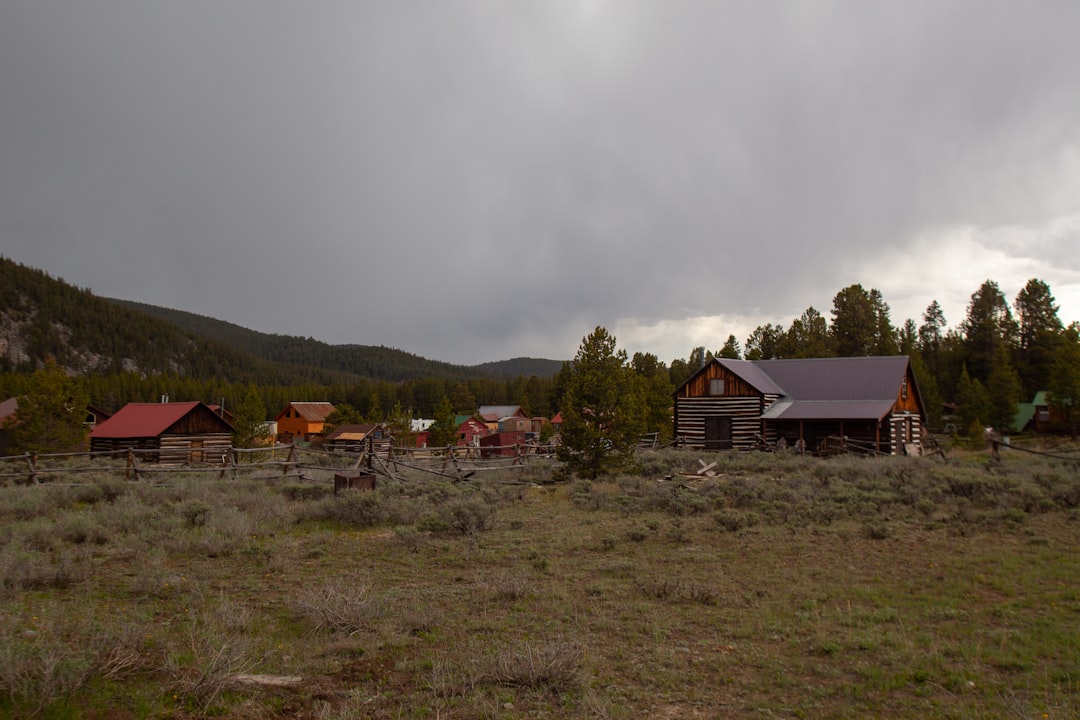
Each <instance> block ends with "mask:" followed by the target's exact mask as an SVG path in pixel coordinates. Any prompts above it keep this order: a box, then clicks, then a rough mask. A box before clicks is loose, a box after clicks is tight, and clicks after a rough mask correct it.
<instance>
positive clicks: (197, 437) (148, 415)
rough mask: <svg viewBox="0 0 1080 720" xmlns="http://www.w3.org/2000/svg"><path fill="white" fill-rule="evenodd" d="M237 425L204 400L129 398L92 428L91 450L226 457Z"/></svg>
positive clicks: (180, 461) (160, 458) (189, 460)
mask: <svg viewBox="0 0 1080 720" xmlns="http://www.w3.org/2000/svg"><path fill="white" fill-rule="evenodd" d="M232 431H233V429H232V426H231V425H229V423H228V422H226V421H225V420H224V419H223V418H221V417H220V416H219V415H218V414H217V413H215V412H214V411H213V410H211V409H210V407H209V406H207V405H206V404H205V403H201V402H197V401H196V402H174V403H128V404H127V405H125V406H124V407H122V408H120V410H119V411H117V413H116V414H115V415H113V416H112V417H110V418H109V419H108V420H105V421H104V422H102V423H100V424H99V425H98V426H97V427H95V428H94V429H93V431H91V433H90V451H91V452H106V451H111V452H117V453H119V452H127V451H128V450H129V449H132V450H152V451H155V452H151V453H145V454H140V460H142V461H143V462H157V463H161V464H174V465H191V464H199V463H212V464H217V463H222V462H224V460H225V458H227V456H228V453H229V450H230V448H231V447H232Z"/></svg>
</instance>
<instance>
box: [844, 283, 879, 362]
mask: <svg viewBox="0 0 1080 720" xmlns="http://www.w3.org/2000/svg"><path fill="white" fill-rule="evenodd" d="M874 292H875V293H876V292H877V291H876V290H875V291H874ZM875 297H880V293H878V295H877V296H875V295H873V294H872V293H870V292H868V291H867V290H866V289H864V288H863V286H862V285H858V284H855V285H849V286H848V287H846V288H844V289H843V290H841V291H840V292H838V293H837V294H836V296H835V297H834V298H833V307H832V317H833V320H832V326H831V333H832V339H833V349H834V350H835V351H836V355H837V356H838V357H863V356H868V355H877V354H878V346H879V341H878V334H879V330H880V321H881V318H880V317H879V308H878V307H877V305H876V303H875ZM886 320H887V314H886Z"/></svg>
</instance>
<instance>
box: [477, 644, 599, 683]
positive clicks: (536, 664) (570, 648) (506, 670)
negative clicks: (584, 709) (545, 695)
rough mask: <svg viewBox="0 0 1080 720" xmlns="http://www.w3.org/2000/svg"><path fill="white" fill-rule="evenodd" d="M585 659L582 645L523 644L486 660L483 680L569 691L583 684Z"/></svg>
mask: <svg viewBox="0 0 1080 720" xmlns="http://www.w3.org/2000/svg"><path fill="white" fill-rule="evenodd" d="M582 657H583V653H582V649H581V646H579V645H577V644H575V643H571V642H564V641H555V642H548V643H544V644H541V645H534V644H532V643H529V642H523V643H521V644H519V645H517V646H515V647H510V648H507V649H505V650H503V651H502V652H500V653H498V654H497V655H494V656H491V657H488V658H486V659H485V660H484V661H483V663H482V665H481V670H480V678H479V679H480V680H481V681H487V682H492V683H495V684H497V685H506V686H509V687H522V688H531V689H534V690H546V691H548V692H552V693H562V692H567V691H570V690H573V689H576V688H577V687H578V686H579V685H580V682H581V666H582Z"/></svg>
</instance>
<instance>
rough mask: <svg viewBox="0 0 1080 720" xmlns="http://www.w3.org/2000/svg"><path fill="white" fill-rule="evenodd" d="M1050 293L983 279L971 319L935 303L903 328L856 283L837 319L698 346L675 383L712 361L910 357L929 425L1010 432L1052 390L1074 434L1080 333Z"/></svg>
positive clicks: (677, 368) (1037, 285) (767, 328)
mask: <svg viewBox="0 0 1080 720" xmlns="http://www.w3.org/2000/svg"><path fill="white" fill-rule="evenodd" d="M1059 309H1060V308H1059V306H1058V304H1057V302H1056V300H1055V299H1054V296H1053V293H1052V292H1051V290H1050V286H1049V285H1048V284H1047V283H1046V282H1044V281H1043V280H1040V279H1038V278H1032V279H1029V280H1028V281H1027V283H1026V284H1025V285H1024V287H1023V288H1022V289H1021V290H1020V292H1019V293H1017V295H1016V297H1015V298H1014V299H1013V302H1012V303H1011V304H1010V303H1009V301H1008V299H1007V298H1006V297H1005V295H1004V293H1003V292H1002V291H1001V288H1000V286H999V285H998V284H997V283H996V282H994V281H993V280H989V279H988V280H986V281H984V282H983V283H982V284H981V285H980V286H979V287H978V289H976V290H975V292H973V293H972V295H971V298H970V301H969V302H968V306H967V310H966V313H965V315H964V317H963V318H961V319H960V321H959V323H958V324H957V325H955V326H952V327H950V326H949V323H948V321H947V319H946V317H945V314H944V312H943V311H942V308H941V305H940V303H938V301H937V300H933V301H931V302H930V304H929V305H928V306H927V307H926V310H925V311H924V312H923V314H922V317H921V319H920V321H916V320H915V319H911V318H909V319H906V320H905V321H903V322H902V323H901V324H899V325H895V324H894V323H893V322H892V319H891V317H890V314H891V313H890V308H889V305H888V303H887V302H885V299H884V297H883V295H882V293H881V292H880V291H878V290H876V289H872V288H871V289H869V290H868V289H866V288H864V287H863V286H862V285H859V284H855V285H849V286H848V287H845V288H843V289H842V290H840V291H839V292H838V293H837V294H836V295H835V296H834V297H833V303H832V308H831V309H830V311H829V316H830V317H829V318H828V319H826V317H825V316H824V315H823V314H822V313H821V312H819V311H818V310H817V309H816V308H814V307H812V306H811V307H808V308H807V309H806V310H805V311H803V313H802V314H801V315H799V316H798V317H797V318H794V319H793V320H792V321H791V324H790V325H788V326H787V327H784V326H782V325H774V324H765V325H760V326H758V327H756V328H755V329H754V331H753V332H752V333H751V334H750V336H749V337H748V338H747V339H746V342H745V347H744V348H741V347H740V345H739V343H738V341H737V340H736V338H735V337H734V336H733V335H729V336H728V339H727V341H726V342H725V343H724V344H723V345H722V346H720V347H719V348H718V349H717V350H716V351H715V352H713V351H707V350H705V349H704V348H699V349H697V350H695V351H694V353H692V354H691V357H690V358H689V359H688V360H685V361H683V360H676V361H674V362H673V363H672V368H671V370H672V381H673V382H675V383H676V384H679V383H681V382H682V381H683V380H685V379H686V378H688V377H689V376H690V375H691V374H692V373H693V372H694V371H695V370H696V369H697V368H698V367H700V365H701V363H702V361H704V360H707V359H709V358H712V357H725V358H743V359H746V360H768V359H774V358H809V357H857V356H872V355H896V354H903V355H908V356H910V357H911V362H912V367H913V369H914V371H915V375H916V380H917V381H918V383H919V389H920V391H921V393H922V397H923V400H924V404H925V405H926V412H927V414H928V420H929V423H930V426H931V427H932V428H934V429H938V430H940V429H942V427H943V423H942V414H943V409H944V408H946V407H947V406H948V407H949V408H950V409H955V415H956V417H957V425H958V430H959V433H960V434H962V435H964V434H968V433H969V432H970V431H971V429H973V428H980V429H981V428H982V427H984V426H991V427H994V428H996V429H998V430H1002V431H1008V430H1010V429H1011V425H1012V422H1013V420H1014V418H1015V417H1016V413H1017V405H1018V404H1019V403H1021V402H1030V401H1031V400H1032V399H1033V397H1034V396H1035V394H1036V393H1037V392H1040V391H1046V392H1047V393H1048V395H1049V398H1050V402H1051V404H1052V405H1054V406H1055V407H1056V408H1057V409H1058V410H1059V411H1060V413H1061V416H1062V417H1063V418H1064V425H1065V427H1064V428H1063V429H1065V430H1068V431H1069V432H1070V433H1073V434H1075V429H1076V419H1077V418H1076V414H1075V412H1074V403H1075V402H1076V399H1078V398H1080V339H1078V336H1080V325H1078V323H1076V322H1072V323H1070V324H1069V325H1067V326H1066V325H1065V324H1064V323H1063V322H1062V320H1061V318H1060V317H1059V314H1058V312H1059Z"/></svg>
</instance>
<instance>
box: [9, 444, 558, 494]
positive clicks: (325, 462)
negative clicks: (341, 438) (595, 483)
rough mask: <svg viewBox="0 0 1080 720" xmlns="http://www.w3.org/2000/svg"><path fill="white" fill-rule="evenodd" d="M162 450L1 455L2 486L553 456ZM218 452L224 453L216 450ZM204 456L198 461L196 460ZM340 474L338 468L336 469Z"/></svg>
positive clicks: (489, 465)
mask: <svg viewBox="0 0 1080 720" xmlns="http://www.w3.org/2000/svg"><path fill="white" fill-rule="evenodd" d="M158 454H159V453H158V450H156V449H137V448H128V449H125V450H105V451H98V452H73V453H28V454H25V455H8V456H2V457H0V485H6V484H8V483H9V482H14V483H16V484H28V485H36V484H40V483H43V482H55V481H57V480H58V479H59V478H64V479H65V480H66V481H68V482H71V481H72V479H73V478H77V477H78V476H80V475H84V474H87V473H96V474H102V473H104V474H108V475H114V476H121V477H123V478H124V479H125V480H145V479H150V478H153V477H156V476H167V475H169V474H175V473H185V474H192V473H202V474H207V475H216V476H217V477H218V478H222V479H225V478H237V477H244V478H248V479H272V478H278V479H280V478H290V477H291V478H294V479H298V480H309V479H320V480H321V479H325V478H324V477H323V476H324V475H326V474H327V473H331V474H336V473H352V472H359V471H361V470H363V471H365V472H374V473H377V474H380V475H383V476H385V477H388V478H391V479H393V480H401V479H402V478H403V476H404V475H405V474H407V473H408V471H410V470H415V471H418V472H421V473H425V474H430V475H435V476H441V477H446V478H450V479H453V480H462V479H467V478H469V477H472V476H473V475H475V474H476V473H482V472H490V471H496V470H517V469H521V468H524V467H526V466H527V465H530V464H534V463H536V462H538V461H542V462H546V461H549V460H550V459H551V458H552V457H553V455H554V452H553V448H552V447H551V446H545V445H535V444H522V445H511V446H503V447H498V446H492V447H485V448H478V447H455V446H450V447H446V448H423V449H421V448H405V447H394V446H393V445H385V446H383V447H381V448H380V447H378V446H375V445H369V446H368V447H367V448H364V449H362V450H333V451H331V450H323V449H319V448H311V447H300V446H297V445H274V446H270V447H262V448H235V447H229V448H224V449H223V450H222V452H221V453H220V460H216V459H215V460H213V461H212V460H211V459H210V458H207V457H205V454H204V453H200V454H199V455H195V456H191V457H189V458H188V460H189V462H187V463H182V464H177V463H174V464H165V463H160V462H156V459H157V456H158ZM215 455H218V453H215ZM193 460H197V461H193ZM328 477H331V478H332V475H330V476H328Z"/></svg>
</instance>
